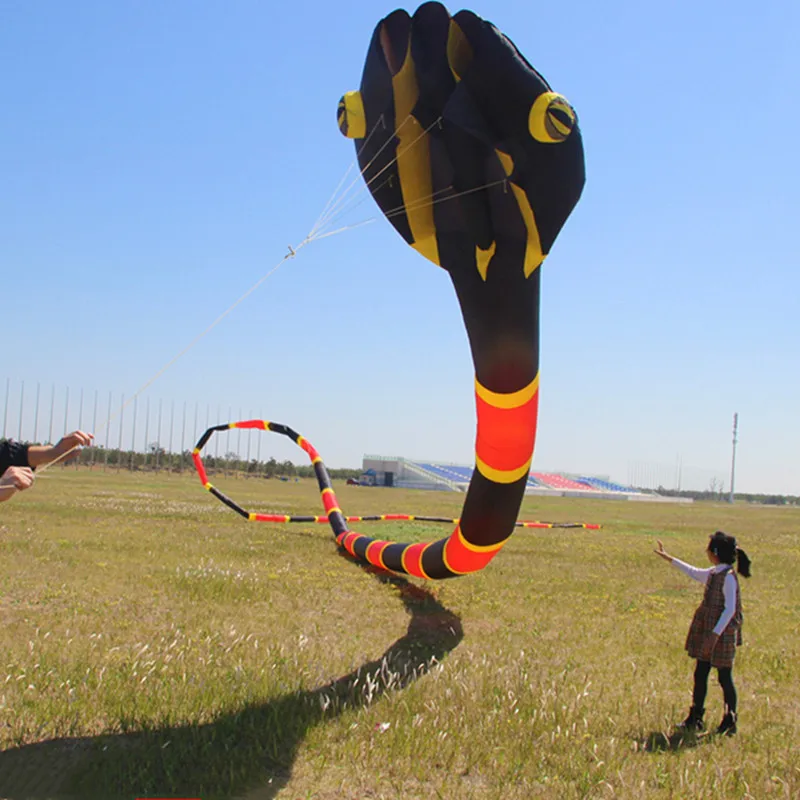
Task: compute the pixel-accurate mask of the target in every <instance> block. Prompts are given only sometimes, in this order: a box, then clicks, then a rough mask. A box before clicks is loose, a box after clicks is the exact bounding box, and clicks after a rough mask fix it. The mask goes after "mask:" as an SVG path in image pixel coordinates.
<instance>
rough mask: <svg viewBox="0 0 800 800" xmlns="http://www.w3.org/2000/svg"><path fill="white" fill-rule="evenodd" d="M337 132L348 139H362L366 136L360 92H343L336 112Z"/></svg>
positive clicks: (364, 116) (365, 123)
mask: <svg viewBox="0 0 800 800" xmlns="http://www.w3.org/2000/svg"><path fill="white" fill-rule="evenodd" d="M336 118H337V122H338V123H339V130H340V131H341V132H342V133H343V134H344V135H345V136H347V138H348V139H363V138H364V137H365V136H366V135H367V116H366V114H365V113H364V100H363V99H362V97H361V92H345V94H344V95H343V96H342V98H341V100H339V107H338V109H337V110H336Z"/></svg>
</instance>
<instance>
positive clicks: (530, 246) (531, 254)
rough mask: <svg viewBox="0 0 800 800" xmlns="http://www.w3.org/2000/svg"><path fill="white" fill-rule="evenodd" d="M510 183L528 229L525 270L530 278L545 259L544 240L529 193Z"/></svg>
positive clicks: (526, 275)
mask: <svg viewBox="0 0 800 800" xmlns="http://www.w3.org/2000/svg"><path fill="white" fill-rule="evenodd" d="M509 185H510V186H511V191H512V192H514V197H515V198H516V199H517V205H518V206H519V210H520V213H521V214H522V219H523V220H524V222H525V227H526V228H527V229H528V243H527V245H526V247H525V266H524V270H523V271H524V273H525V277H526V278H529V277H530V276H531V275H532V274H533V272H534V270H535V269H536V268H537V267H540V266H541V264H542V261H544V259H545V254H544V253H543V252H542V240H541V239H540V238H539V228H537V227H536V217H534V214H533V209H532V208H531V204H530V202H529V201H528V195H526V194H525V190H524V189H522V188H520V187H519V186H517V185H516V184H515V183H511V184H509Z"/></svg>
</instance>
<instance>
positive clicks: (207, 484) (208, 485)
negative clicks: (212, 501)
mask: <svg viewBox="0 0 800 800" xmlns="http://www.w3.org/2000/svg"><path fill="white" fill-rule="evenodd" d="M203 488H204V489H208V491H209V492H210V491H211V490H212V489H213V488H214V487H213V486H212V485H211V484H210V483H208V482H206V483H204V484H203Z"/></svg>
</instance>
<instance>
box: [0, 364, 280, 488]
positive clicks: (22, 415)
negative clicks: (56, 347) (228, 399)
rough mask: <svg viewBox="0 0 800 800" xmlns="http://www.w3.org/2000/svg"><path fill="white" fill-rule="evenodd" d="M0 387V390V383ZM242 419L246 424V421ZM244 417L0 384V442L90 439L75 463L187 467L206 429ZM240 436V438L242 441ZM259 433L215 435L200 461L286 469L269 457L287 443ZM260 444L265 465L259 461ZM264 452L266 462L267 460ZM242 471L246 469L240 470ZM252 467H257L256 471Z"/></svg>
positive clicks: (238, 431)
mask: <svg viewBox="0 0 800 800" xmlns="http://www.w3.org/2000/svg"><path fill="white" fill-rule="evenodd" d="M0 385H1V384H0ZM252 416H253V414H252V413H249V414H248V415H247V418H252ZM238 419H245V417H244V416H243V413H242V409H241V408H239V409H238V416H234V410H233V406H228V408H227V415H226V414H225V412H224V410H223V407H222V405H219V404H218V405H217V406H216V407H213V406H212V405H211V404H209V403H207V404H205V406H204V407H203V406H201V404H200V403H198V402H195V403H193V404H190V403H187V402H185V401H184V402H180V401H179V402H176V401H175V400H167V401H166V402H165V401H164V400H163V399H159V400H157V401H155V400H152V401H151V398H150V397H146V398H141V397H134V399H133V401H132V402H131V401H130V400H128V402H126V400H125V395H124V394H123V393H119V392H118V393H114V392H113V391H107V392H101V391H100V390H97V389H94V390H91V391H86V390H84V389H83V388H79V389H74V388H71V387H56V385H55V384H48V385H43V384H42V383H41V382H37V383H35V384H31V383H28V385H26V383H25V381H19V382H12V380H11V378H7V379H6V382H5V398H4V403H3V430H2V435H3V438H14V439H18V440H19V441H27V442H32V443H37V444H52V443H54V442H56V441H58V440H59V439H60V438H61V436H63V435H64V434H65V433H67V432H69V431H73V430H76V429H81V430H86V431H90V432H92V433H94V435H95V446H94V447H87V448H85V449H84V451H83V452H82V453H81V456H80V459H79V462H78V463H81V464H93V465H96V464H102V465H103V466H114V467H117V468H124V467H127V468H129V469H143V468H144V469H177V470H181V471H182V470H184V469H187V468H188V469H191V468H192V464H191V448H193V447H194V443H195V442H196V441H197V439H198V438H199V437H200V435H201V434H202V433H203V431H205V430H206V429H207V428H209V427H210V426H211V425H218V424H220V423H224V422H230V421H233V420H238ZM243 434H244V435H243ZM265 438H266V437H265V436H264V433H263V431H262V432H261V433H260V435H259V432H257V431H254V432H249V431H242V429H235V430H231V431H225V432H223V433H217V434H215V435H214V436H213V437H212V439H211V441H210V442H209V443H208V445H207V446H206V449H205V451H204V455H203V457H204V459H205V460H206V461H207V462H208V464H209V466H210V468H211V469H214V468H215V466H222V465H224V466H225V468H231V469H239V470H242V469H244V471H248V472H259V471H260V472H264V471H265V470H269V469H272V471H273V473H275V474H277V472H278V470H275V469H274V467H275V466H281V467H284V471H283V472H282V473H281V474H295V472H293V471H289V468H290V467H291V466H293V465H292V462H291V461H288V460H283V461H277V460H276V459H275V458H274V454H275V453H281V452H287V451H289V450H291V449H292V448H294V445H292V444H291V443H288V440H287V442H286V443H285V444H283V445H282V444H281V443H280V442H276V441H275V440H276V439H280V438H282V437H272V441H271V442H270V444H269V445H266V444H265ZM262 446H263V447H264V451H265V461H263V462H262ZM267 453H270V454H272V455H273V457H270V458H267ZM246 465H249V466H246ZM255 465H260V467H261V469H260V470H259V468H258V467H257V466H255Z"/></svg>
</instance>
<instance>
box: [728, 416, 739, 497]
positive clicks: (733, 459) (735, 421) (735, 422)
mask: <svg viewBox="0 0 800 800" xmlns="http://www.w3.org/2000/svg"><path fill="white" fill-rule="evenodd" d="M738 432H739V414H738V412H737V413H735V414H734V415H733V454H732V455H731V494H730V497H729V498H728V502H729V503H733V484H734V480H735V478H736V441H737V439H736V435H737V434H738Z"/></svg>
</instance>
